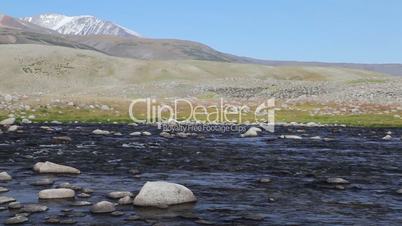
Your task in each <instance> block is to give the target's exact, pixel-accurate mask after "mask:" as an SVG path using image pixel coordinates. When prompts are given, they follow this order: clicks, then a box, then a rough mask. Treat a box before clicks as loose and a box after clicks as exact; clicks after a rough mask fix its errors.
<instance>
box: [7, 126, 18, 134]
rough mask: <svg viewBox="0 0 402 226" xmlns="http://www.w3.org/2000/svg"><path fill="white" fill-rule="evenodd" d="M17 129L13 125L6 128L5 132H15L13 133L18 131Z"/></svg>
mask: <svg viewBox="0 0 402 226" xmlns="http://www.w3.org/2000/svg"><path fill="white" fill-rule="evenodd" d="M18 128H19V126H16V125H13V126H10V127H8V129H7V131H8V132H15V131H17V130H18Z"/></svg>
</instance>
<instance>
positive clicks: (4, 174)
mask: <svg viewBox="0 0 402 226" xmlns="http://www.w3.org/2000/svg"><path fill="white" fill-rule="evenodd" d="M12 179H13V178H12V177H11V176H10V175H9V174H8V173H7V172H1V173H0V181H10V180H12Z"/></svg>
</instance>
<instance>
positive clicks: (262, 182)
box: [258, 178, 271, 184]
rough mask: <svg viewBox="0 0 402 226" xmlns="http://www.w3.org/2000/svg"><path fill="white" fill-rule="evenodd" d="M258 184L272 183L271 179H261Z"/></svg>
mask: <svg viewBox="0 0 402 226" xmlns="http://www.w3.org/2000/svg"><path fill="white" fill-rule="evenodd" d="M258 183H261V184H267V183H271V179H269V178H261V179H259V180H258Z"/></svg>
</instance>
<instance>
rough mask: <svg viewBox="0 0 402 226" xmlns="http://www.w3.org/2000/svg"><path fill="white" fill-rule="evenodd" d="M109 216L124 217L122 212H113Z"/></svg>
mask: <svg viewBox="0 0 402 226" xmlns="http://www.w3.org/2000/svg"><path fill="white" fill-rule="evenodd" d="M111 215H112V216H114V217H120V216H123V215H124V212H121V211H114V212H112V213H111Z"/></svg>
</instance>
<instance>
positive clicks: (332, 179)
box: [327, 177, 349, 184]
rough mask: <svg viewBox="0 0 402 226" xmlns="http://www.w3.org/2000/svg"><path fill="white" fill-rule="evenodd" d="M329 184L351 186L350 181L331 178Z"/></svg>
mask: <svg viewBox="0 0 402 226" xmlns="http://www.w3.org/2000/svg"><path fill="white" fill-rule="evenodd" d="M327 183H328V184H349V181H347V180H345V179H343V178H340V177H331V178H328V179H327Z"/></svg>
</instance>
